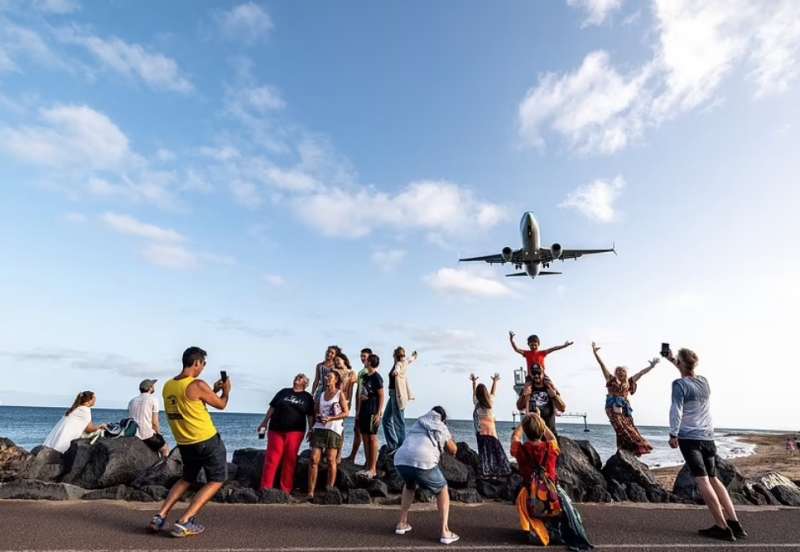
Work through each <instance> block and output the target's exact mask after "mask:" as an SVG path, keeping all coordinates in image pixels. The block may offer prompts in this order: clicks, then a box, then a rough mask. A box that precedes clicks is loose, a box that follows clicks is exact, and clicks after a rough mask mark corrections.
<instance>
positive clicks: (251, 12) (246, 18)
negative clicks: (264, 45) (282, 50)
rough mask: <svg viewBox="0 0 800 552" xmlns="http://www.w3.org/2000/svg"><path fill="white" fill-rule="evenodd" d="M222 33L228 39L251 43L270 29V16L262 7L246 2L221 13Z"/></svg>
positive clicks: (261, 37) (271, 25) (267, 33)
mask: <svg viewBox="0 0 800 552" xmlns="http://www.w3.org/2000/svg"><path fill="white" fill-rule="evenodd" d="M220 26H221V28H222V33H223V34H224V35H225V36H226V37H227V38H230V39H234V40H242V41H244V42H246V43H253V42H256V41H257V40H259V39H263V38H266V37H267V36H268V35H269V33H270V31H272V28H273V24H272V18H271V17H270V16H269V14H268V13H267V12H266V11H264V9H263V8H261V7H260V6H258V5H257V4H254V3H253V2H247V3H246V4H240V5H238V6H236V7H234V8H232V9H231V10H230V11H227V12H225V13H223V14H222V16H221V18H220Z"/></svg>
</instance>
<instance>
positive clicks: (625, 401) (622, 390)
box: [592, 341, 658, 456]
mask: <svg viewBox="0 0 800 552" xmlns="http://www.w3.org/2000/svg"><path fill="white" fill-rule="evenodd" d="M598 351H600V347H599V346H598V345H597V344H596V343H595V342H594V341H593V342H592V352H594V358H596V359H597V363H598V364H600V369H601V370H602V371H603V377H604V378H605V380H606V389H607V390H608V394H607V395H606V415H607V416H608V420H609V421H610V422H611V427H613V428H614V432H615V433H616V434H617V449H619V450H627V451H628V452H632V453H633V454H635V455H636V456H642V455H643V454H649V453H650V452H652V451H653V446H652V445H651V444H650V443H649V442H648V441H647V439H645V438H644V437H643V436H642V434H641V433H640V432H639V430H638V429H637V428H636V424H634V423H633V408H631V403H630V400H629V397H630V396H631V395H633V394H634V393H636V389H637V384H638V382H639V379H640V378H641V377H642V376H644V375H645V374H646V373H648V372H649V371H650V370H652V369H653V368H654V367H655V365H656V364H658V358H654V359H653V360H651V361H650V362H649V364H648V366H647V368H644V369H643V370H640V371H639V372H637V373H636V374H634V375H633V376H631V377H628V370H627V369H626V368H625V367H624V366H617V368H615V369H614V374H613V375H612V374H611V373H610V372H609V371H608V369H607V368H606V365H605V364H603V361H602V359H601V358H600V355H599V354H598Z"/></svg>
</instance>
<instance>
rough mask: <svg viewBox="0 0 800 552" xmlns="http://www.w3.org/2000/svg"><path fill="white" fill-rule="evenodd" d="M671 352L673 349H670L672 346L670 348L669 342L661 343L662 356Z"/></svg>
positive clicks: (666, 355)
mask: <svg viewBox="0 0 800 552" xmlns="http://www.w3.org/2000/svg"><path fill="white" fill-rule="evenodd" d="M670 353H671V351H670V348H669V343H662V344H661V356H662V357H668V356H669V355H670Z"/></svg>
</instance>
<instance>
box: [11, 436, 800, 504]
mask: <svg viewBox="0 0 800 552" xmlns="http://www.w3.org/2000/svg"><path fill="white" fill-rule="evenodd" d="M559 443H560V446H561V450H562V454H561V458H560V462H559V468H558V471H559V479H560V484H561V486H562V487H563V488H564V489H565V491H566V492H567V493H568V494H569V495H570V497H571V498H572V499H573V500H575V501H578V502H622V501H630V502H654V503H664V502H671V503H690V504H694V503H700V498H699V496H698V493H697V489H696V487H695V485H694V481H693V479H692V477H691V476H690V475H689V473H688V471H687V470H686V469H685V468H682V469H681V470H680V471H678V473H677V475H676V476H675V478H674V485H672V488H670V489H666V488H664V487H662V486H661V484H660V483H659V481H658V479H657V478H656V476H655V474H654V472H652V471H651V470H650V469H648V467H647V466H646V465H645V464H643V463H642V462H640V461H639V460H638V459H637V458H636V457H635V456H633V455H631V454H630V453H628V452H625V451H620V452H617V453H616V454H614V455H613V456H611V457H610V458H609V459H608V461H606V463H605V464H603V463H602V462H601V459H600V456H599V455H598V454H597V451H596V450H595V449H594V447H593V446H592V445H591V444H590V443H589V442H588V441H582V440H573V439H569V438H567V437H561V438H560V439H559ZM263 462H264V450H263V449H253V448H248V449H239V450H236V451H235V452H234V454H233V459H232V462H231V463H229V465H228V480H227V481H226V482H225V484H224V486H223V488H222V489H221V490H220V491H219V493H218V494H217V495H216V496H215V497H214V500H215V501H217V502H226V503H261V504H287V503H292V502H300V501H302V499H301V497H302V496H303V494H304V491H305V486H306V481H307V473H308V463H309V459H308V451H304V453H303V454H301V455H300V459H299V461H298V465H297V470H296V473H295V493H296V494H295V493H293V494H292V495H287V494H285V493H284V492H282V491H280V490H276V489H268V490H259V488H258V486H259V482H260V479H261V468H262V466H263ZM718 462H719V466H720V473H719V477H720V479H721V480H722V481H723V482H724V483H725V485H726V486H727V487H728V490H729V491H730V493H731V497H732V498H733V500H734V502H735V503H737V504H770V505H785V506H800V487H798V485H797V481H792V480H791V479H789V478H787V477H784V476H783V475H781V474H780V473H777V472H767V473H762V474H757V475H750V476H749V477H745V476H744V475H742V473H741V472H740V471H739V470H738V469H737V468H736V466H735V465H734V464H733V463H731V462H728V461H726V460H724V459H722V458H718ZM441 468H442V471H443V473H444V475H445V478H446V479H447V482H448V486H449V488H450V496H451V499H452V500H454V501H457V502H463V503H480V502H485V501H505V502H511V501H513V500H514V499H515V497H516V495H517V492H518V490H519V488H520V486H521V485H522V479H521V478H520V476H519V475H518V474H517V473H516V471H514V473H512V475H511V476H509V477H506V478H501V479H481V478H479V477H478V476H477V473H478V471H477V468H478V454H477V453H476V452H475V451H474V450H472V449H471V448H470V447H469V446H468V445H467V444H466V443H458V453H457V454H456V456H455V457H450V456H447V455H444V456H443V460H442V463H441ZM360 469H361V467H360V466H356V465H354V464H353V463H351V462H348V461H343V462H342V463H341V464H340V466H339V470H338V475H337V478H336V485H335V487H334V488H333V489H330V490H328V491H327V492H326V491H319V492H318V493H317V496H316V497H315V499H314V502H315V503H318V504H327V505H336V504H382V505H387V504H399V502H400V491H401V490H402V486H403V482H402V479H401V478H400V476H399V474H398V473H397V470H396V469H395V467H394V464H393V461H392V457H391V455H387V454H385V450H381V455H380V459H379V471H380V473H381V477H379V478H376V479H373V480H367V479H363V478H360V477H358V476H357V472H358V471H359V470H360ZM326 471H327V466H326V465H325V464H324V463H323V465H321V466H320V474H319V481H324V480H325V477H326V476H325V472H326ZM181 472H182V462H181V457H180V451H179V450H178V449H177V448H175V449H174V450H173V451H172V453H171V454H170V456H169V458H168V459H167V460H166V461H159V457H158V456H157V455H156V454H155V453H154V452H153V451H151V450H150V449H149V448H148V447H147V446H146V445H144V443H142V442H141V441H140V440H139V439H137V438H135V437H126V438H116V439H101V440H98V441H97V442H96V443H95V444H93V445H92V444H90V443H89V441H88V440H85V439H79V440H75V441H73V442H72V446H71V447H70V448H69V450H67V451H66V452H65V453H64V454H60V453H58V452H57V451H55V450H52V449H47V448H42V447H38V448H37V449H34V450H33V451H31V452H28V451H26V450H25V449H22V448H20V447H17V446H16V445H15V444H14V443H13V442H12V441H10V440H9V439H5V438H0V499H33V500H78V499H81V500H97V499H113V500H127V501H138V502H153V501H160V500H163V499H164V497H166V495H167V492H168V490H169V487H170V486H171V485H172V484H173V483H174V482H175V481H177V480H178V479H179V478H180V476H181ZM416 499H417V500H418V501H421V502H430V501H433V500H434V497H433V496H432V495H430V493H427V492H425V491H418V492H417V496H416Z"/></svg>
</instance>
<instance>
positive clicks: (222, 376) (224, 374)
mask: <svg viewBox="0 0 800 552" xmlns="http://www.w3.org/2000/svg"><path fill="white" fill-rule="evenodd" d="M662 350H663V349H662ZM219 379H220V380H222V383H225V382H226V381H228V372H226V371H225V370H220V371H219Z"/></svg>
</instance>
